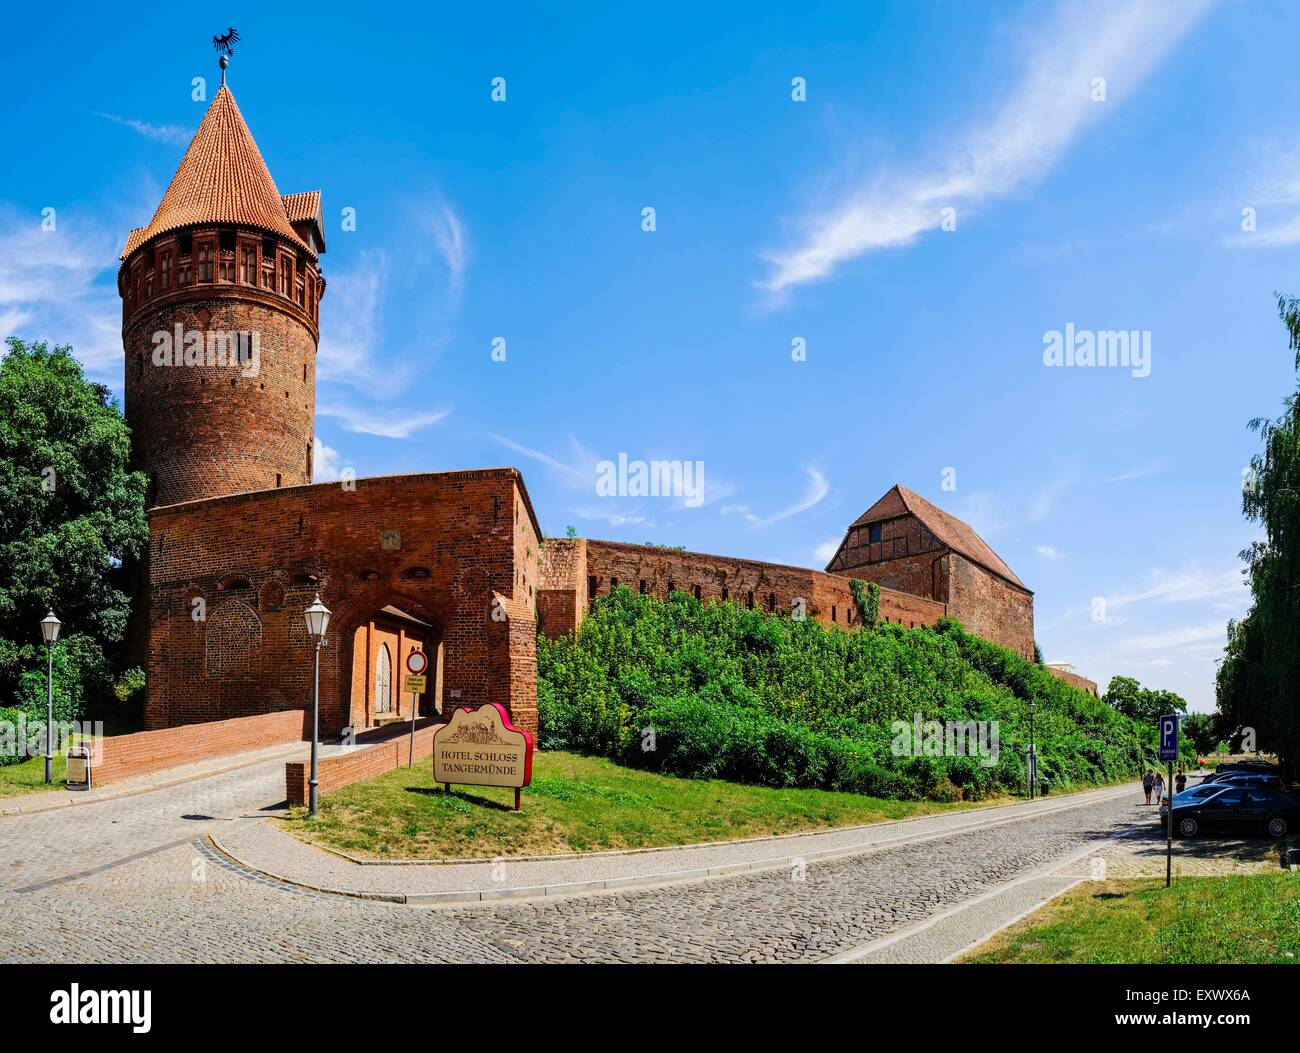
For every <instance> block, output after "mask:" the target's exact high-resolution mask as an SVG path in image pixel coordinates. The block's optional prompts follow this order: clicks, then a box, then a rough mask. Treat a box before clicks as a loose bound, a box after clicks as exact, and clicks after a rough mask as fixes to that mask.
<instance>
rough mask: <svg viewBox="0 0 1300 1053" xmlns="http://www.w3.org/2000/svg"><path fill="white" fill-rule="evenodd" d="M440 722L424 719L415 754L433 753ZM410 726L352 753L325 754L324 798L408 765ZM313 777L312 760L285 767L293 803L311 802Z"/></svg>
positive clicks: (320, 770)
mask: <svg viewBox="0 0 1300 1053" xmlns="http://www.w3.org/2000/svg"><path fill="white" fill-rule="evenodd" d="M439 726H440V724H430V723H428V722H424V723H423V724H420V725H417V727H416V730H415V757H416V759H417V760H418V759H419V758H421V757H427V756H429V755H430V754H431V753H432V752H433V733H434V731H435V730H436V729H437V728H438V727H439ZM410 747H411V734H410V726H409V725H407V727H406V728H405V729H403V730H401V732H400V733H398V731H397V730H394V733H393V736H392V737H391V738H389V739H385V740H384V741H383V742H379V743H376V744H375V745H373V746H358V747H357V748H356V749H354V750H352V751H350V752H348V753H340V754H336V755H334V756H332V757H322V758H321V759H320V760H318V761H317V762H316V771H317V789H318V791H319V792H320V795H321V796H322V797H323V796H324V795H325V794H327V793H331V792H332V791H334V790H337V789H339V788H340V787H343V786H347V785H349V784H351V783H354V782H361V781H362V780H363V779H373V778H374V777H375V776H376V775H383V774H384V772H387V771H393V770H395V769H397V768H402V767H405V766H406V763H407V760H408V759H409V757H410V755H411V748H410ZM310 778H311V763H310V762H309V761H290V762H289V763H287V764H286V765H285V766H284V792H285V797H286V798H287V799H288V801H289V803H290V804H291V805H305V804H307V803H308V793H309V790H310V787H309V786H308V785H307V783H308V780H309V779H310Z"/></svg>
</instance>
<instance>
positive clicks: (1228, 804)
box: [1173, 784, 1300, 837]
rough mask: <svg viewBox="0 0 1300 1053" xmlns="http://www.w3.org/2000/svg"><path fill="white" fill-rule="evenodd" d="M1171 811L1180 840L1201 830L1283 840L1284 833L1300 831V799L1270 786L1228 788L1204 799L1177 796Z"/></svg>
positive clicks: (1202, 797) (1223, 788)
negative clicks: (1172, 811)
mask: <svg viewBox="0 0 1300 1053" xmlns="http://www.w3.org/2000/svg"><path fill="white" fill-rule="evenodd" d="M1193 789H1200V787H1193ZM1183 792H1184V794H1185V793H1187V792H1188V791H1183ZM1173 809H1174V829H1175V830H1177V831H1178V833H1179V835H1180V836H1182V837H1195V836H1196V835H1197V834H1198V833H1200V832H1201V831H1202V830H1207V831H1208V830H1223V831H1239V832H1242V833H1247V832H1265V833H1267V834H1268V835H1269V836H1270V837H1285V836H1286V834H1287V831H1289V830H1298V829H1300V798H1297V797H1293V796H1291V794H1289V793H1283V792H1282V791H1281V790H1277V789H1274V788H1272V787H1269V786H1234V785H1231V784H1228V785H1225V786H1223V787H1222V789H1220V790H1219V792H1217V793H1211V794H1207V795H1203V796H1201V795H1198V796H1196V797H1184V796H1183V795H1182V794H1180V795H1178V797H1177V799H1175V800H1174V802H1173Z"/></svg>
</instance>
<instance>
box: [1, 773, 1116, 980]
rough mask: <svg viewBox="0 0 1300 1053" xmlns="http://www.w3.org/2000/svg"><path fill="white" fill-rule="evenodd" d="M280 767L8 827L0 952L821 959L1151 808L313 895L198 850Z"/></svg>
mask: <svg viewBox="0 0 1300 1053" xmlns="http://www.w3.org/2000/svg"><path fill="white" fill-rule="evenodd" d="M283 770H284V769H283V762H282V761H278V760H277V761H269V762H266V763H265V764H256V765H252V766H250V767H247V768H243V769H240V770H238V771H231V772H227V773H224V774H218V775H213V776H210V777H208V778H205V779H202V780H199V781H196V782H191V783H186V784H183V785H180V786H172V787H167V788H164V789H159V790H157V791H153V792H150V793H146V794H141V795H138V796H135V797H131V798H124V799H121V800H115V801H103V802H99V803H97V804H95V805H92V806H86V807H78V808H61V809H57V810H54V811H49V812H44V813H38V814H32V815H19V816H9V817H4V818H0V960H4V961H8V962H39V961H63V960H73V961H80V962H101V961H102V962H136V961H157V962H240V961H293V962H322V961H331V962H333V961H341V962H367V961H420V962H453V961H454V962H462V961H464V962H509V961H528V962H566V961H574V962H618V961H629V962H630V961H690V962H745V961H773V962H775V961H792V962H793V961H817V960H822V959H825V958H827V957H828V956H831V955H832V954H835V953H837V952H841V951H843V950H845V949H847V948H851V947H853V946H856V945H860V944H862V943H864V942H866V941H869V940H872V939H875V938H877V937H879V936H882V935H885V934H887V933H890V932H893V931H895V930H897V929H899V928H901V927H903V926H905V925H908V924H910V923H913V922H915V921H917V920H919V919H922V918H924V917H926V916H928V915H930V914H932V913H934V912H937V911H940V910H943V909H945V908H948V907H950V906H952V905H954V904H958V903H960V902H962V901H964V900H966V899H969V898H970V897H972V896H975V895H977V894H979V893H980V892H982V891H987V890H990V889H993V888H995V887H997V886H998V885H1000V884H1001V883H1004V882H1006V881H1008V880H1011V879H1013V878H1015V877H1017V876H1020V875H1023V874H1026V873H1030V872H1032V871H1035V870H1037V869H1040V868H1042V867H1044V866H1046V865H1049V864H1050V863H1051V862H1052V861H1053V860H1056V859H1060V858H1062V857H1064V856H1066V855H1067V854H1068V853H1070V852H1073V851H1078V850H1080V849H1081V848H1084V847H1086V846H1087V844H1088V843H1089V842H1090V841H1092V840H1096V839H1099V838H1107V837H1110V836H1113V835H1114V834H1115V833H1116V832H1118V831H1122V830H1124V829H1125V828H1126V827H1127V826H1128V825H1129V824H1130V823H1131V822H1132V821H1133V819H1134V815H1135V812H1136V813H1137V814H1140V806H1135V805H1133V803H1132V801H1131V798H1129V797H1128V796H1124V797H1120V798H1110V799H1109V800H1093V801H1091V802H1090V803H1088V804H1086V805H1084V806H1082V807H1079V808H1073V809H1069V810H1066V811H1059V812H1055V813H1051V814H1045V815H1039V816H1035V817H1032V818H1025V819H1022V820H1018V821H1015V822H1010V823H1004V824H1001V825H998V826H993V827H987V828H984V829H977V830H970V831H967V832H962V833H954V834H952V835H951V836H948V837H945V838H944V839H943V840H938V841H930V842H925V843H920V844H903V845H897V846H882V847H880V848H878V849H877V850H875V851H873V852H871V853H869V854H865V855H854V856H848V857H842V858H838V859H830V860H824V861H816V860H813V861H810V862H808V864H807V866H806V868H805V869H804V870H803V871H802V872H799V871H795V870H794V869H793V868H791V869H788V870H787V869H781V870H768V871H761V872H755V873H749V874H744V875H741V876H737V877H726V878H712V879H707V880H701V881H695V882H690V883H685V884H675V885H669V886H657V887H656V886H652V887H647V888H639V889H634V890H626V891H623V892H617V893H614V892H610V893H602V894H599V895H589V896H572V897H555V898H548V899H544V900H525V901H520V902H503V903H500V904H498V905H494V906H486V905H484V906H475V907H464V908H429V907H411V906H401V905H394V904H385V903H373V902H367V901H360V900H355V899H347V898H343V897H338V896H331V895H322V894H318V893H309V892H305V891H303V890H299V889H293V888H291V887H290V886H286V885H283V884H281V883H278V882H274V881H270V880H267V879H264V878H263V879H256V878H253V877H250V876H249V875H248V873H247V872H246V871H244V870H242V868H239V867H237V866H233V865H231V864H229V863H228V862H227V861H226V860H224V859H223V858H221V857H220V856H219V855H217V854H215V853H213V852H211V851H210V850H209V849H206V848H205V847H203V844H202V841H203V838H204V837H205V835H207V834H209V833H211V832H213V831H231V830H238V829H239V828H240V827H241V826H242V825H245V824H253V823H257V822H259V821H260V819H261V818H262V817H264V816H265V815H267V814H272V813H273V810H274V808H275V806H276V803H277V802H278V801H280V800H281V798H282V797H283Z"/></svg>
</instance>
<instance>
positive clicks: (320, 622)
mask: <svg viewBox="0 0 1300 1053" xmlns="http://www.w3.org/2000/svg"><path fill="white" fill-rule="evenodd" d="M302 616H303V617H304V618H305V619H306V620H307V635H309V636H312V637H314V638H315V640H316V685H315V688H314V689H313V691H312V698H311V778H310V779H308V780H307V786H308V789H309V792H308V795H307V799H308V804H309V806H310V808H311V817H312V818H313V819H315V818H316V803H317V790H316V787H317V785H318V784H319V782H320V780H319V779H317V777H316V755H317V751H318V746H319V740H320V646H321V644H322V643H324V642H325V630H326V629H327V628H328V627H329V623H330V612H329V608H328V607H326V606H325V604H323V603H321V601H320V593H319V592H318V593H316V599H315V600H314V601H313V602H312V605H311V606H310V607H308V608H307V609H306V610H305V611H303V612H302Z"/></svg>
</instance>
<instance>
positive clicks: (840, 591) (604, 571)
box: [543, 539, 944, 631]
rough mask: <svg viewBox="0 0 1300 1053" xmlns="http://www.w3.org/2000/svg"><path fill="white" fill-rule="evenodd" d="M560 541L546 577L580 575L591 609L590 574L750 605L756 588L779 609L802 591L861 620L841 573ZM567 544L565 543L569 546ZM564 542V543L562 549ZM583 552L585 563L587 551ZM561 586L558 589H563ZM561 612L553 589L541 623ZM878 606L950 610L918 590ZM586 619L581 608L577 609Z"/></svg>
mask: <svg viewBox="0 0 1300 1053" xmlns="http://www.w3.org/2000/svg"><path fill="white" fill-rule="evenodd" d="M552 546H555V547H556V550H557V551H556V554H555V555H554V557H552V556H551V555H550V554H549V553H548V557H547V559H548V564H547V565H546V566H545V567H544V569H545V570H546V576H545V578H544V580H545V581H546V582H547V583H548V584H554V585H557V586H558V585H560V584H561V583H565V582H571V583H574V584H573V585H572V586H570V587H571V588H574V589H575V590H576V591H577V592H578V595H580V596H581V601H580V607H581V609H582V613H583V614H585V609H586V596H587V589H588V587H589V579H591V578H593V577H594V578H595V583H596V591H597V594H598V595H604V594H606V593H608V592H609V591H610V589H611V588H612V586H613V582H614V581H615V580H617V581H618V583H619V584H620V585H627V586H628V587H629V588H630V589H631V590H632V591H633V592H640V591H641V588H642V583H643V582H644V584H645V591H646V592H647V593H650V594H653V595H655V596H659V597H660V598H666V597H667V595H668V589H669V586H670V585H671V586H672V588H673V589H675V590H677V591H680V592H686V593H688V594H691V595H696V590H697V588H698V590H699V591H698V595H699V598H700V599H701V600H723V599H726V600H730V601H731V602H733V603H739V604H741V605H742V606H748V605H749V603H750V596H751V594H752V596H753V606H754V608H756V609H759V610H764V611H766V610H769V609H771V610H775V611H776V613H778V614H784V615H789V614H790V612H791V608H792V601H793V600H794V599H795V598H796V597H799V598H802V599H803V600H804V604H805V608H804V610H805V614H806V615H807V617H809V618H815V619H817V620H818V621H821V622H825V623H826V624H828V625H830V624H836V625H840V626H842V627H844V628H851V627H853V626H854V625H856V624H858V615H857V607H856V604H855V603H854V600H853V592H852V589H851V587H850V585H849V579H848V578H846V577H843V576H840V575H836V574H826V573H823V572H822V571H817V570H810V569H808V568H804V567H788V566H784V565H782V564H778V563H763V562H760V561H758V560H745V559H736V558H733V557H730V556H713V555H706V554H704V553H699V552H683V551H681V550H678V549H669V548H655V547H652V546H646V545H625V544H621V543H619V542H613V541H590V540H588V541H583V542H581V543H577V542H572V541H569V542H563V541H561V542H557V541H556V540H555V539H550V540H548V541H547V543H546V547H547V549H548V550H550V549H551V548H552ZM566 546H567V548H566ZM561 549H564V551H561ZM584 554H585V566H583V565H582V563H583V556H584ZM559 591H560V590H559V589H558V588H557V589H556V590H555V592H557V593H558V592H559ZM552 609H556V610H558V611H559V612H560V614H557V615H556V616H555V617H554V619H553V620H554V622H555V624H556V626H557V627H558V626H561V625H563V626H565V627H566V628H565V631H567V624H568V623H567V617H566V616H565V615H566V614H567V612H566V611H565V609H564V608H563V606H562V604H561V602H560V599H559V597H558V596H556V597H548V605H547V606H545V607H543V625H544V626H546V625H548V624H549V623H548V621H547V619H548V617H549V611H551V610H552ZM880 614H881V617H882V619H883V618H888V619H889V620H890V621H893V622H900V623H902V624H904V625H907V626H908V627H909V628H910V627H912V626H914V625H933V624H934V623H935V622H937V621H938V620H939V619H940V618H942V617H943V614H944V606H943V604H942V603H936V602H934V601H932V600H926V599H923V598H921V597H917V596H909V595H906V594H903V593H897V592H893V591H891V590H889V589H881V590H880ZM578 620H579V621H580V620H581V615H578Z"/></svg>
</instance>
